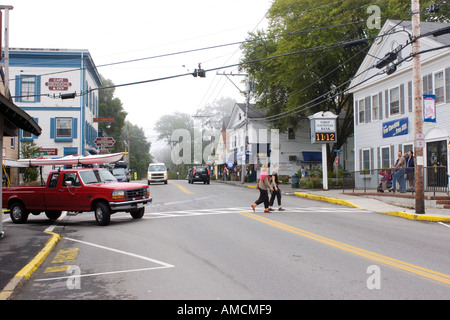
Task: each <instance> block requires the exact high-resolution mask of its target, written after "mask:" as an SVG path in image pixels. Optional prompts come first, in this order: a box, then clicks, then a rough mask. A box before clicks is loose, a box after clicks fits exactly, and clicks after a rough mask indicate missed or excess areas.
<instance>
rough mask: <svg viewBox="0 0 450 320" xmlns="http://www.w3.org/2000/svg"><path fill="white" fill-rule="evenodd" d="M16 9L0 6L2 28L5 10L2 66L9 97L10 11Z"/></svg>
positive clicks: (6, 93)
mask: <svg viewBox="0 0 450 320" xmlns="http://www.w3.org/2000/svg"><path fill="white" fill-rule="evenodd" d="M12 9H14V7H13V6H0V10H1V11H0V28H1V20H3V19H2V11H3V10H4V11H5V45H4V53H5V55H4V57H3V60H4V62H3V63H2V65H1V66H2V67H3V68H4V71H5V97H7V98H8V99H9V97H10V96H9V11H10V10H12ZM1 33H2V32H1V30H0V47H1V46H2V43H1V42H2V41H1V40H2V37H1Z"/></svg>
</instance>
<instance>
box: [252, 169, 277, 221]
mask: <svg viewBox="0 0 450 320" xmlns="http://www.w3.org/2000/svg"><path fill="white" fill-rule="evenodd" d="M267 171H268V166H267V164H264V165H263V166H262V167H261V175H260V176H259V180H258V183H257V187H258V189H259V198H258V200H256V201H255V203H254V204H252V209H253V212H255V208H256V206H257V205H259V204H260V203H263V202H264V212H266V213H268V212H270V211H269V193H268V190H269V189H270V191H273V189H272V187H271V186H270V178H269V175H268V173H267Z"/></svg>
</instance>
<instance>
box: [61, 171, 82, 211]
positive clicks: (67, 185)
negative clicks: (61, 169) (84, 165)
mask: <svg viewBox="0 0 450 320" xmlns="http://www.w3.org/2000/svg"><path fill="white" fill-rule="evenodd" d="M81 190H82V188H81V182H80V179H79V177H78V175H77V173H76V172H68V173H64V176H63V179H62V180H61V187H59V193H58V197H59V201H60V209H59V210H67V211H77V210H80V209H81V206H82V199H81V198H82V192H81Z"/></svg>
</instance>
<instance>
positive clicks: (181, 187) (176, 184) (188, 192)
mask: <svg viewBox="0 0 450 320" xmlns="http://www.w3.org/2000/svg"><path fill="white" fill-rule="evenodd" d="M170 183H171V184H173V185H174V186H176V187H177V188H178V189H180V190H181V191H183V192H184V193H186V194H194V193H193V192H192V191H190V190H188V189H186V188H185V187H183V186H182V185H181V184H178V183H175V182H173V181H170Z"/></svg>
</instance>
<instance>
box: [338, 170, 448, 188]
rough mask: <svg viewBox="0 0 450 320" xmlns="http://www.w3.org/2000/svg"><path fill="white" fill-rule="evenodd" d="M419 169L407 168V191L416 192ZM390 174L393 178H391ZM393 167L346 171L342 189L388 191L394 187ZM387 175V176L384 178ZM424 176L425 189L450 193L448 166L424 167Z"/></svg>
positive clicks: (343, 176)
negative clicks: (416, 176)
mask: <svg viewBox="0 0 450 320" xmlns="http://www.w3.org/2000/svg"><path fill="white" fill-rule="evenodd" d="M416 170H417V169H415V170H412V171H408V169H405V181H406V191H407V192H410V193H414V184H415V180H414V178H415V172H416ZM389 174H390V175H391V178H390V179H389ZM392 175H393V171H392V169H377V170H362V171H353V172H345V173H343V175H342V189H343V192H345V190H352V191H353V192H355V191H356V190H357V191H363V192H374V191H379V192H388V191H389V189H390V188H391V187H392V185H391V184H392V183H390V182H392ZM384 177H386V178H384ZM423 177H424V191H426V192H432V193H433V195H436V192H445V193H447V194H449V174H448V171H447V167H444V166H432V167H423ZM399 190H400V189H399V184H398V182H397V186H396V191H397V192H398V191H399Z"/></svg>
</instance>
